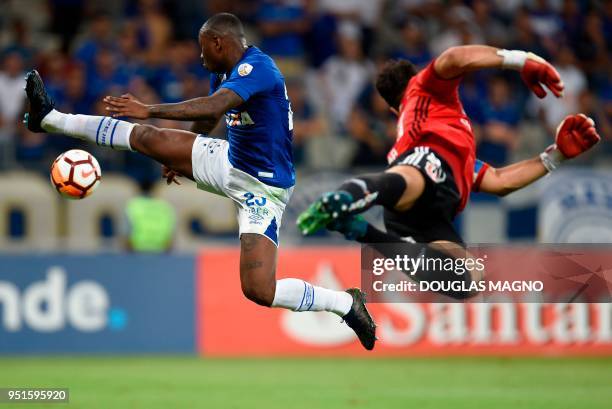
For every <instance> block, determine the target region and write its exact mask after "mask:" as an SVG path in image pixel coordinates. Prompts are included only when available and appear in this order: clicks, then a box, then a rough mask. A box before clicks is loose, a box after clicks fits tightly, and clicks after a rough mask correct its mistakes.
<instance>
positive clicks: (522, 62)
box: [497, 50, 564, 98]
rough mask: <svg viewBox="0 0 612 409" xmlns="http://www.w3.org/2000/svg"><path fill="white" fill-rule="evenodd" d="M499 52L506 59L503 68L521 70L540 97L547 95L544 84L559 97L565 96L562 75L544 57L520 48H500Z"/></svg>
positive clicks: (527, 82) (525, 81) (524, 78)
mask: <svg viewBox="0 0 612 409" xmlns="http://www.w3.org/2000/svg"><path fill="white" fill-rule="evenodd" d="M497 54H498V55H499V56H501V57H502V58H503V59H504V60H503V62H502V67H503V68H508V69H513V70H516V71H520V73H521V78H522V79H523V82H524V83H525V85H527V88H529V89H530V90H531V91H532V92H533V93H534V94H536V96H537V97H538V98H544V97H545V96H546V90H544V87H543V86H542V85H544V86H545V87H546V88H548V89H549V90H550V91H551V92H552V93H553V94H554V95H555V96H556V97H557V98H560V97H562V96H563V89H564V85H563V81H561V76H560V75H559V73H558V72H557V70H556V69H555V67H553V66H552V65H550V63H548V62H547V61H546V60H545V59H543V58H542V57H540V56H537V55H535V54H534V53H528V52H525V51H520V50H498V51H497Z"/></svg>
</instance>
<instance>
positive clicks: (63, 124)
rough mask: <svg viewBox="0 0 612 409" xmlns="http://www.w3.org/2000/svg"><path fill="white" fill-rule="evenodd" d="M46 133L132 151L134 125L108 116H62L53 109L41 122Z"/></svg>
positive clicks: (62, 114)
mask: <svg viewBox="0 0 612 409" xmlns="http://www.w3.org/2000/svg"><path fill="white" fill-rule="evenodd" d="M41 125H42V128H43V129H44V130H45V131H47V132H53V133H61V134H64V135H68V136H72V137H75V138H79V139H83V140H85V141H88V142H92V143H95V144H97V145H99V146H107V147H109V148H112V149H117V150H132V148H131V146H130V134H131V133H132V129H133V128H134V126H136V124H133V123H131V122H126V121H120V120H118V119H114V118H111V117H108V116H93V115H80V114H78V115H73V114H64V113H61V112H59V111H56V110H55V109H54V110H52V111H51V112H49V113H48V114H47V116H45V117H44V118H43V120H42V124H41Z"/></svg>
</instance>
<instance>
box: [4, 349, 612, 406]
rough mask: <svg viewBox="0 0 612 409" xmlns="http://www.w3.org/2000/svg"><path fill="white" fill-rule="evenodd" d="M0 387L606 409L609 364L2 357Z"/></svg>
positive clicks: (129, 398) (204, 399)
mask: <svg viewBox="0 0 612 409" xmlns="http://www.w3.org/2000/svg"><path fill="white" fill-rule="evenodd" d="M0 387H68V388H70V403H69V404H52V405H49V404H45V405H40V404H38V405H34V404H18V405H9V404H0V409H3V408H8V407H16V408H27V407H41V406H42V407H44V408H49V409H51V408H60V407H62V408H64V407H65V408H87V409H90V408H147V409H157V408H214V409H232V408H245V409H246V408H248V409H259V408H262V409H288V408H291V409H319V408H352V409H360V408H364V409H365V408H376V409H394V408H398V409H399V408H401V409H407V408H418V409H428V408H449V409H462V408H465V409H468V408H469V409H478V408H487V409H505V408H509V409H521V408H529V409H537V408H543V409H544V408H545V409H561V408H567V409H580V408H585V409H586V408H588V409H598V408H602V409H603V408H606V409H609V408H610V407H612V406H611V404H612V403H611V402H612V357H610V358H520V359H518V358H507V359H506V358H385V359H376V358H370V359H340V358H316V359H311V358H302V359H296V358H291V359H281V358H274V359H263V358H258V359H200V358H192V357H114V356H113V357H95V358H89V357H88V358H73V357H54V358H41V357H24V358H19V357H14V358H13V357H12V358H0Z"/></svg>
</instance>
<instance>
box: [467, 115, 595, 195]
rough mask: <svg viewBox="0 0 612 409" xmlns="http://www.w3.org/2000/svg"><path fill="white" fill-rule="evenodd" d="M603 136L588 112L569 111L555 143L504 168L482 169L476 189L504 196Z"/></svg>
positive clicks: (577, 153)
mask: <svg viewBox="0 0 612 409" xmlns="http://www.w3.org/2000/svg"><path fill="white" fill-rule="evenodd" d="M600 139H601V138H600V137H599V135H598V134H597V130H596V129H595V123H594V122H593V120H592V119H591V118H588V117H587V116H586V115H583V114H578V115H570V116H568V117H566V118H565V119H564V120H563V122H561V124H560V125H559V127H558V128H557V135H556V136H555V143H554V144H552V145H550V146H549V147H548V148H547V149H546V150H545V151H544V152H542V153H541V154H540V155H539V156H536V157H534V158H531V159H527V160H524V161H521V162H517V163H513V164H511V165H508V166H505V167H503V168H492V167H488V166H487V167H485V168H484V169H481V171H480V172H479V174H478V176H477V177H476V180H475V183H474V190H477V191H481V192H486V193H491V194H494V195H498V196H505V195H507V194H509V193H512V192H514V191H516V190H519V189H522V188H524V187H525V186H528V185H530V184H532V183H533V182H535V181H536V180H538V179H540V178H541V177H543V176H544V175H546V174H547V173H549V172H552V171H553V170H555V169H556V168H557V167H559V166H560V165H561V163H562V162H563V161H565V160H567V159H571V158H574V157H576V156H578V155H580V154H582V153H584V152H586V151H587V150H589V149H591V148H592V147H593V146H594V145H595V144H596V143H597V142H599V140H600Z"/></svg>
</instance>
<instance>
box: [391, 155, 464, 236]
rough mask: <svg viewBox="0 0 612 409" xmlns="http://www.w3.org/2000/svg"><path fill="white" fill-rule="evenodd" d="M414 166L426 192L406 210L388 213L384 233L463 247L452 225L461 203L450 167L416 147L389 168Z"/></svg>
mask: <svg viewBox="0 0 612 409" xmlns="http://www.w3.org/2000/svg"><path fill="white" fill-rule="evenodd" d="M398 165H399V166H413V167H415V168H417V169H418V170H419V171H421V173H422V174H423V176H424V177H425V190H424V191H423V194H422V195H421V197H419V198H418V199H417V201H416V202H415V204H414V205H413V206H412V208H410V209H409V210H407V211H404V212H398V211H395V210H387V209H385V212H384V221H385V227H386V229H387V232H389V233H393V234H396V235H398V236H400V237H402V238H404V239H408V240H410V241H414V242H416V243H430V242H432V241H437V240H446V241H451V242H454V243H459V244H461V245H463V244H464V243H463V239H462V238H461V236H460V235H459V233H457V231H456V230H455V227H454V226H453V219H454V218H455V215H456V214H457V208H458V206H459V205H460V203H461V196H460V194H459V191H458V189H457V185H456V184H455V179H454V178H453V173H452V171H451V168H450V166H449V165H448V164H447V163H446V162H445V161H444V159H442V158H440V157H439V156H438V155H436V154H435V152H433V151H432V150H431V149H430V148H428V147H425V146H417V147H415V148H413V149H411V150H409V151H407V152H405V153H404V154H403V155H401V156H400V157H399V158H397V159H396V160H395V161H394V162H393V163H392V164H391V165H390V166H389V167H393V166H398Z"/></svg>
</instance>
